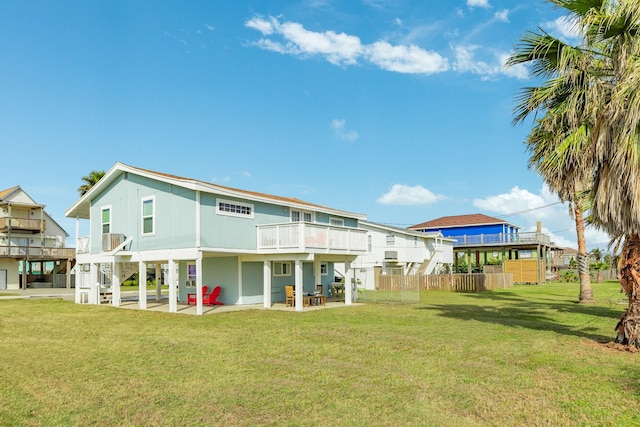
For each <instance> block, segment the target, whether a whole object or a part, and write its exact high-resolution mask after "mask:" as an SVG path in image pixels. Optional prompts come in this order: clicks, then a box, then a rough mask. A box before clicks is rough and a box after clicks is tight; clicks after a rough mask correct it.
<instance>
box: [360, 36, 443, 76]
mask: <svg viewBox="0 0 640 427" xmlns="http://www.w3.org/2000/svg"><path fill="white" fill-rule="evenodd" d="M367 53H368V58H369V60H370V61H371V62H373V63H374V64H376V65H378V66H379V67H380V68H382V69H383V70H387V71H396V72H399V73H412V74H432V73H438V72H441V71H446V70H448V69H449V64H448V61H447V59H446V58H444V57H442V56H441V55H440V54H438V53H436V52H430V51H427V50H424V49H422V48H420V47H418V46H415V45H411V46H404V45H397V46H393V45H391V44H389V43H387V42H385V41H377V42H375V43H373V44H372V45H369V46H368V48H367Z"/></svg>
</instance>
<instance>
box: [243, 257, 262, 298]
mask: <svg viewBox="0 0 640 427" xmlns="http://www.w3.org/2000/svg"><path fill="white" fill-rule="evenodd" d="M263 266H264V264H263V263H261V262H244V263H242V301H243V303H244V304H258V303H261V302H264V297H263V294H264V286H263V281H264V276H263V274H264V269H263Z"/></svg>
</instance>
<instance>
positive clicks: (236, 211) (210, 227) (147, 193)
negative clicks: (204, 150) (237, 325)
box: [65, 163, 367, 314]
mask: <svg viewBox="0 0 640 427" xmlns="http://www.w3.org/2000/svg"><path fill="white" fill-rule="evenodd" d="M65 215H66V216H67V217H71V218H76V237H77V245H76V252H77V254H76V259H77V267H76V302H85V301H86V302H89V303H94V304H99V303H100V301H101V298H100V295H101V289H102V290H103V292H104V289H105V288H108V290H109V293H110V295H111V297H112V298H111V304H113V305H114V306H119V305H120V303H121V295H120V284H121V283H122V282H123V281H124V280H126V279H127V278H128V277H130V276H131V275H132V274H133V273H134V272H139V277H147V272H148V269H152V271H153V269H155V278H156V282H157V283H158V284H157V292H156V296H157V297H158V298H159V296H160V280H164V284H165V285H169V286H168V288H169V302H168V304H169V311H170V312H177V307H178V304H179V303H180V302H185V301H186V300H187V294H189V293H195V294H196V295H197V304H196V307H197V313H198V314H202V297H201V290H202V287H203V286H205V285H206V286H208V287H209V288H210V289H211V288H212V287H213V286H218V285H219V286H221V287H222V292H221V294H220V298H219V300H220V301H221V302H223V303H224V304H227V305H228V304H241V305H244V304H262V305H263V306H264V307H265V308H269V307H271V306H272V304H274V303H276V302H281V301H284V300H285V293H284V287H285V285H294V286H295V290H296V304H295V307H296V310H302V309H303V304H302V295H303V293H304V292H307V291H313V290H315V287H316V285H317V284H323V285H325V286H324V287H323V288H324V290H325V291H324V292H325V293H326V292H327V290H328V289H329V285H330V284H331V282H332V281H333V280H334V271H333V265H334V263H336V262H339V263H346V264H347V266H348V265H350V263H351V262H352V261H353V260H355V258H356V257H357V256H358V255H360V254H363V253H365V252H366V250H367V244H366V230H363V229H359V228H358V221H359V220H364V219H366V218H365V216H364V215H360V214H354V213H349V212H345V211H341V210H337V209H332V208H328V207H325V206H319V205H315V204H311V203H307V202H304V201H301V200H298V199H293V198H287V197H279V196H273V195H268V194H262V193H257V192H252V191H245V190H240V189H234V188H229V187H225V186H220V185H216V184H212V183H208V182H203V181H199V180H195V179H190V178H183V177H179V176H174V175H168V174H164V173H159V172H154V171H150V170H146V169H141V168H137V167H133V166H128V165H125V164H122V163H116V164H115V165H114V166H113V167H112V168H111V169H110V170H109V171H108V172H107V173H106V174H105V176H104V177H103V178H102V179H101V180H100V181H98V183H97V184H96V185H95V186H94V187H93V188H92V189H91V190H90V191H88V192H87V193H86V194H85V195H84V196H82V197H81V198H80V199H79V200H78V201H77V202H76V203H74V204H73V206H71V207H70V208H69V209H67V211H66V212H65ZM82 220H88V221H89V235H88V236H80V235H79V234H80V232H79V230H80V228H81V227H80V225H81V221H82ZM85 228H86V227H85ZM161 278H163V279H161ZM147 298H148V296H147V291H146V287H145V286H140V291H139V304H140V308H142V309H146V308H147ZM345 303H346V304H350V303H351V293H350V289H347V294H346V297H345Z"/></svg>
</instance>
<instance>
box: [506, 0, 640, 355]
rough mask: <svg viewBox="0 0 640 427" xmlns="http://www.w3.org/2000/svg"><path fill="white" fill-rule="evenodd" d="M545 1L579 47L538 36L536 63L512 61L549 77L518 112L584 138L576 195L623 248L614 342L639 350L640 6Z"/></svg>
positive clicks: (620, 1)
mask: <svg viewBox="0 0 640 427" xmlns="http://www.w3.org/2000/svg"><path fill="white" fill-rule="evenodd" d="M549 1H550V2H552V3H554V4H555V5H557V6H559V7H560V8H563V9H564V10H566V11H567V12H568V13H569V17H570V18H571V19H572V20H573V22H575V23H576V25H578V27H579V28H580V29H581V30H582V34H583V37H582V43H581V44H580V46H576V47H573V48H570V49H565V47H566V46H568V45H566V44H564V43H562V44H557V43H555V42H554V43H550V44H549V43H547V44H544V43H541V42H544V41H545V40H548V39H545V38H544V37H542V36H544V35H539V36H540V37H537V38H536V37H534V38H533V39H532V40H533V41H534V42H535V48H537V50H536V49H532V50H531V51H532V52H533V53H535V54H536V55H535V56H532V57H530V58H529V60H526V59H524V58H523V57H521V56H517V55H514V57H512V63H514V64H516V63H527V62H529V63H531V64H532V65H533V67H534V68H533V71H534V74H536V72H537V75H539V76H547V77H548V78H549V80H548V81H547V84H546V85H544V86H542V87H541V88H542V89H540V90H529V91H528V92H527V91H525V95H527V94H528V95H529V98H530V99H531V102H529V103H524V102H521V105H523V109H522V110H521V111H520V112H521V114H524V116H523V117H527V116H528V115H529V114H531V113H532V112H536V113H539V114H541V115H543V118H542V119H541V121H538V122H536V126H537V125H538V124H539V125H540V126H541V127H542V128H543V129H545V130H547V131H552V129H551V128H550V127H549V125H552V124H554V123H555V125H556V126H558V125H560V126H558V127H557V128H556V130H558V131H559V132H560V133H562V134H563V135H569V136H578V134H579V133H580V132H584V135H585V139H584V140H583V145H582V147H581V149H580V150H581V152H582V154H583V161H582V162H581V163H580V166H582V167H583V170H582V171H581V172H580V173H579V174H577V175H578V176H581V177H583V178H588V179H587V180H586V181H580V180H576V181H573V185H574V188H575V189H576V190H580V186H579V185H578V184H583V185H584V184H586V187H585V190H587V195H588V198H587V200H588V201H589V202H590V207H589V210H590V215H589V217H588V220H589V222H590V223H591V224H593V225H594V226H595V227H597V228H599V229H601V230H603V231H605V232H607V233H608V234H609V235H610V236H611V237H612V243H615V242H617V243H618V244H619V243H624V248H623V250H622V253H621V260H620V265H621V269H620V283H621V285H622V288H623V290H624V291H625V292H626V294H627V296H628V298H629V307H628V309H627V311H626V312H625V314H624V315H623V316H622V318H621V319H620V322H619V323H618V325H617V327H616V329H617V331H618V337H617V340H618V341H619V342H622V343H624V344H627V345H634V346H636V347H640V148H639V145H640V96H639V95H640V90H639V89H640V61H639V60H638V58H640V38H639V35H640V32H639V31H640V2H637V1H631V0H549ZM526 40H528V39H527V38H525V41H526ZM532 46H533V45H532ZM545 55H546V57H545ZM575 71H582V78H583V80H582V81H581V82H580V81H579V79H576V78H573V79H572V78H571V76H574V77H576V76H578V75H579V74H580V73H579V72H578V73H575ZM544 72H546V73H547V74H545V73H544ZM562 83H573V84H575V85H573V86H571V85H568V86H566V85H562ZM563 89H564V91H563ZM566 89H570V90H569V91H567V90H566ZM524 100H525V98H522V99H521V101H524ZM563 106H564V107H565V108H563ZM518 117H519V116H518V115H516V119H518ZM547 117H549V119H547ZM581 129H582V131H581ZM534 130H535V128H534ZM550 139H551V140H553V138H550ZM542 143H549V141H548V140H547V139H543V140H542ZM551 144H554V143H551ZM556 144H557V142H556ZM542 152H543V153H545V154H548V153H550V152H551V151H549V150H542ZM559 164H560V165H562V166H560V168H562V169H564V170H563V171H561V172H559V173H558V175H557V176H571V173H570V171H568V170H567V169H566V168H567V167H568V165H569V164H571V163H566V162H560V163H559ZM564 174H566V175H564ZM543 177H544V174H543ZM545 179H546V177H545ZM575 201H576V200H574V202H575Z"/></svg>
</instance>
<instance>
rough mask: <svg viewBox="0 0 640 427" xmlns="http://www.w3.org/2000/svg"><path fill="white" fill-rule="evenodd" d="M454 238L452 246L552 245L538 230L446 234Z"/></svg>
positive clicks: (548, 238)
mask: <svg viewBox="0 0 640 427" xmlns="http://www.w3.org/2000/svg"><path fill="white" fill-rule="evenodd" d="M447 237H448V238H451V239H455V242H454V243H453V247H454V248H462V247H477V246H505V245H509V246H537V245H543V246H552V244H551V238H550V237H549V236H548V235H546V234H542V233H538V232H527V233H498V234H474V235H462V236H447Z"/></svg>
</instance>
